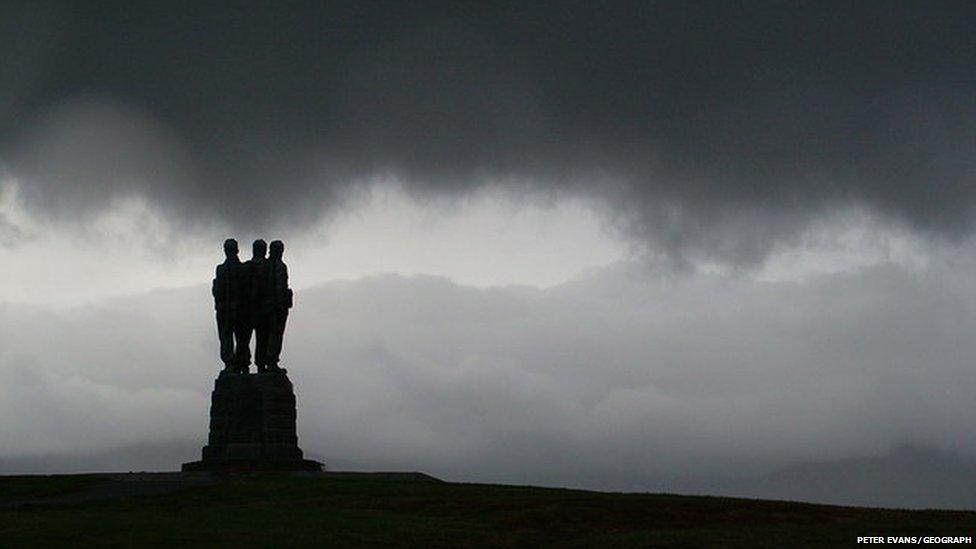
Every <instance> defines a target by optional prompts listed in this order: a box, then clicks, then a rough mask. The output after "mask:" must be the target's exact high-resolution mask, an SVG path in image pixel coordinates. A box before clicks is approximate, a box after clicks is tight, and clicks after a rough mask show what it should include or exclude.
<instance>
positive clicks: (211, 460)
mask: <svg viewBox="0 0 976 549" xmlns="http://www.w3.org/2000/svg"><path fill="white" fill-rule="evenodd" d="M296 416H297V413H296V408H295V393H294V391H293V389H292V385H291V381H290V380H289V379H288V376H287V375H286V374H284V373H262V374H235V373H230V372H221V374H220V376H218V377H217V381H216V382H215V383H214V391H213V394H212V400H211V404H210V437H209V439H208V441H207V445H206V446H204V447H203V459H202V460H200V461H194V462H191V463H184V464H183V470H184V471H258V470H288V471H319V470H321V469H322V464H321V463H319V462H317V461H311V460H307V459H303V456H302V451H301V449H300V448H299V447H298V435H297V432H296V430H295V419H296Z"/></svg>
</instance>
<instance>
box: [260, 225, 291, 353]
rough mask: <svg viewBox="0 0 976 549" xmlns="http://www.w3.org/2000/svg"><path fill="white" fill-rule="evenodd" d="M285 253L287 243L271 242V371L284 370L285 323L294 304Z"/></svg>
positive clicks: (269, 345)
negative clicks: (282, 257)
mask: <svg viewBox="0 0 976 549" xmlns="http://www.w3.org/2000/svg"><path fill="white" fill-rule="evenodd" d="M284 253H285V245H284V243H283V242H281V241H280V240H275V241H274V242H272V243H271V248H270V254H269V258H268V261H269V263H270V264H271V268H270V271H271V273H270V274H271V313H270V318H269V319H268V332H269V335H268V355H267V360H266V364H267V368H268V369H269V370H271V371H282V369H281V368H279V367H278V360H279V359H280V356H281V344H282V342H283V341H284V337H285V323H286V322H287V321H288V309H290V308H291V306H292V301H293V293H292V291H291V288H289V287H288V266H287V265H285V262H284V261H282V260H281V256H282V255H283V254H284Z"/></svg>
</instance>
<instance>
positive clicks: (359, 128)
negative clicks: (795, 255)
mask: <svg viewBox="0 0 976 549" xmlns="http://www.w3.org/2000/svg"><path fill="white" fill-rule="evenodd" d="M4 10H5V12H4V13H5V17H4V18H3V20H4V21H5V22H6V23H5V27H4V28H3V31H4V35H8V32H7V31H9V35H10V36H14V37H16V38H17V39H16V40H12V43H15V44H16V46H17V48H18V49H17V51H15V52H12V53H11V52H6V51H5V52H4V57H3V58H2V59H8V58H9V59H10V60H17V63H19V64H21V65H23V67H21V68H22V70H17V71H14V75H15V77H14V78H10V79H5V83H4V84H2V88H0V98H3V99H4V105H3V108H2V109H0V159H2V160H3V162H4V164H5V165H6V166H7V169H8V170H9V172H10V173H11V174H12V175H13V176H16V177H17V178H18V179H21V180H23V182H24V183H25V188H26V189H27V190H26V191H25V193H26V195H27V200H28V203H29V204H30V205H31V207H33V208H35V209H36V210H37V211H41V212H45V213H47V214H49V215H50V216H51V218H52V219H59V220H64V219H68V218H70V219H74V218H75V217H76V216H77V215H79V214H83V213H84V212H89V211H92V210H97V209H99V208H100V207H102V206H103V205H104V204H106V203H107V202H108V199H109V198H110V197H112V196H116V195H120V194H121V195H125V194H132V193H136V194H144V195H147V196H149V197H150V198H151V199H152V200H153V201H154V203H158V204H160V205H162V206H164V207H166V208H167V211H168V212H169V214H170V215H172V216H173V217H174V219H179V220H181V221H182V222H185V223H187V224H189V225H192V224H194V223H198V222H201V220H205V221H207V222H209V221H211V220H213V219H217V220H219V221H220V222H225V223H228V224H229V225H230V226H234V227H242V226H246V227H250V226H269V225H285V226H290V227H292V228H298V227H301V226H303V224H304V223H307V222H309V221H312V220H314V219H316V218H317V217H318V216H320V215H321V214H322V212H323V210H327V209H328V208H333V207H341V204H342V202H343V200H344V197H345V196H346V193H347V192H348V191H349V190H350V188H354V187H355V185H356V184H357V183H360V182H362V181H368V180H369V179H370V178H373V177H376V176H385V175H389V174H392V175H394V176H395V177H397V178H399V179H401V180H403V181H405V182H406V183H408V184H409V185H410V188H411V189H412V191H414V192H415V193H417V194H418V195H427V194H435V195H448V196H456V195H460V194H464V193H466V192H468V191H469V190H471V189H473V188H476V187H479V186H482V185H486V184H502V185H507V186H510V187H512V188H515V189H520V190H525V191H527V192H541V193H552V192H555V193H563V192H566V193H573V194H582V195H584V196H588V197H592V198H594V199H596V200H598V201H600V202H601V203H603V204H605V205H606V206H607V207H608V212H609V215H610V216H611V217H612V218H613V219H615V220H616V222H617V223H618V225H619V226H620V227H621V228H622V229H623V230H625V231H626V232H627V233H628V234H630V235H632V236H635V237H637V238H638V240H639V241H641V242H643V243H645V244H647V245H648V246H650V247H652V248H654V249H656V250H663V251H665V252H668V253H670V254H671V255H672V256H673V257H675V258H677V259H688V258H696V257H707V258H710V259H717V260H720V261H723V262H728V263H732V264H752V263H755V262H757V261H759V260H761V259H763V257H765V255H766V253H767V252H768V251H769V250H770V249H771V247H773V246H775V245H776V244H777V243H779V242H783V241H786V242H789V241H790V239H791V238H793V237H795V236H796V235H798V234H800V232H801V231H802V229H803V228H804V227H805V226H806V224H807V223H809V222H810V221H811V220H812V219H814V218H816V217H818V216H820V215H821V214H823V213H824V212H827V211H830V210H831V209H832V208H835V207H838V206H849V205H855V206H858V207H864V208H867V209H869V210H872V211H874V212H876V213H877V214H878V215H879V216H881V217H885V218H890V219H892V220H894V221H896V222H899V223H904V224H906V225H907V226H910V227H912V228H914V229H916V230H919V231H921V232H923V233H924V234H926V235H928V236H934V237H947V238H955V237H959V236H961V235H966V234H968V233H970V232H971V229H972V211H973V206H974V204H976V193H974V192H973V189H976V186H974V185H973V182H974V177H976V164H974V163H973V162H972V161H971V159H970V157H971V156H972V151H973V147H974V145H976V133H974V132H976V130H974V128H976V112H974V107H973V103H972V101H971V98H972V96H973V93H974V91H976V82H974V76H973V75H974V74H976V72H974V71H973V70H972V69H973V67H974V66H976V59H974V55H976V38H974V36H973V34H972V32H971V28H972V26H973V23H974V22H976V17H974V15H976V8H974V7H973V5H972V4H970V3H964V2H899V3H886V4H870V3H857V4H846V5H841V4H838V3H802V2H751V3H749V4H748V5H747V6H739V5H733V4H729V3H726V2H694V3H690V2H673V3H663V2H612V3H586V2H553V3H547V2H533V3H529V4H526V3H518V2H482V3H437V2H413V3H409V4H405V3H402V2H370V3H362V2H331V3H327V4H323V3H321V2H299V3H294V4H289V7H288V9H283V8H281V9H276V8H274V7H270V6H260V7H259V6H242V5H240V4H225V3H220V2H217V3H206V4H205V5H203V4H199V5H195V6H191V5H183V6H179V7H176V8H174V7H170V6H166V7H163V6H151V5H148V4H145V3H141V4H133V3H112V2H100V3H98V4H91V3H35V2H31V3H16V2H15V3H6V4H5V7H4ZM8 27H9V28H8Z"/></svg>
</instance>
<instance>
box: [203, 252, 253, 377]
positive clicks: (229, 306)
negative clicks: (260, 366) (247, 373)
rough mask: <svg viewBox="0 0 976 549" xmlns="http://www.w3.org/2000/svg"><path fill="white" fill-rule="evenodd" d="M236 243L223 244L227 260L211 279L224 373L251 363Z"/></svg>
mask: <svg viewBox="0 0 976 549" xmlns="http://www.w3.org/2000/svg"><path fill="white" fill-rule="evenodd" d="M237 254H238V249H237V241H236V240H234V239H233V238H228V239H227V240H225V241H224V255H225V256H226V257H227V259H225V260H224V262H223V263H221V264H220V265H217V269H216V273H215V275H214V279H213V288H212V291H211V293H213V298H214V309H215V310H216V311H217V337H218V338H219V339H220V359H221V360H222V361H223V362H224V369H225V370H227V371H240V369H241V368H242V367H243V368H247V365H248V364H249V363H250V362H251V358H250V352H251V351H250V349H249V348H248V340H249V339H250V336H249V334H248V333H247V328H246V326H247V323H248V319H247V312H248V311H247V309H248V295H247V294H248V293H249V288H248V286H249V280H248V278H247V274H246V272H245V269H244V265H243V264H242V263H241V261H240V259H238V258H237Z"/></svg>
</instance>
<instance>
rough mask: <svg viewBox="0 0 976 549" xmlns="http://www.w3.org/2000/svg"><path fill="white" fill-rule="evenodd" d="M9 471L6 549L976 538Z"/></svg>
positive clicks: (968, 520)
mask: <svg viewBox="0 0 976 549" xmlns="http://www.w3.org/2000/svg"><path fill="white" fill-rule="evenodd" d="M120 477H126V476H125V475H118V476H116V477H105V476H98V475H58V476H22V477H13V476H11V477H0V545H3V546H10V547H19V546H25V545H26V546H37V545H51V546H58V545H66V546H68V545H70V546H78V545H98V546H105V545H123V546H134V545H138V546H142V545H157V546H186V545H200V546H227V547H241V546H245V547H248V546H269V547H270V546H279V547H280V546H309V545H312V546H315V545H318V546H321V545H337V546H367V545H415V546H459V545H460V546H478V545H493V546H498V545H531V546H537V545H558V546H560V547H563V546H606V547H610V546H615V547H619V546H661V547H699V546H722V547H756V546H760V547H761V546H769V547H784V546H824V547H833V546H837V545H852V544H854V542H855V540H856V538H857V536H868V535H882V536H889V535H910V536H923V535H969V536H972V535H976V512H963V511H903V510H886V509H867V508H855V507H837V506H829V505H811V504H801V503H789V502H782V501H763V500H746V499H733V498H718V497H697V496H676V495H657V494H616V493H601V492H587V491H581V490H562V489H549V488H533V487H521V486H497V485H485V484H454V483H447V482H436V481H410V480H389V479H377V478H372V477H368V476H364V477H356V476H352V477H328V476H296V475H287V474H270V473H269V474H257V475H237V476H229V477H222V478H218V479H215V480H209V479H207V478H206V477H199V476H198V477H194V478H195V480H194V479H193V478H191V479H190V480H186V478H187V477H185V476H180V475H171V476H169V477H167V478H168V480H167V479H164V480H160V479H158V478H157V479H148V480H140V477H139V476H138V475H132V476H131V477H132V479H130V480H126V479H125V478H120Z"/></svg>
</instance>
